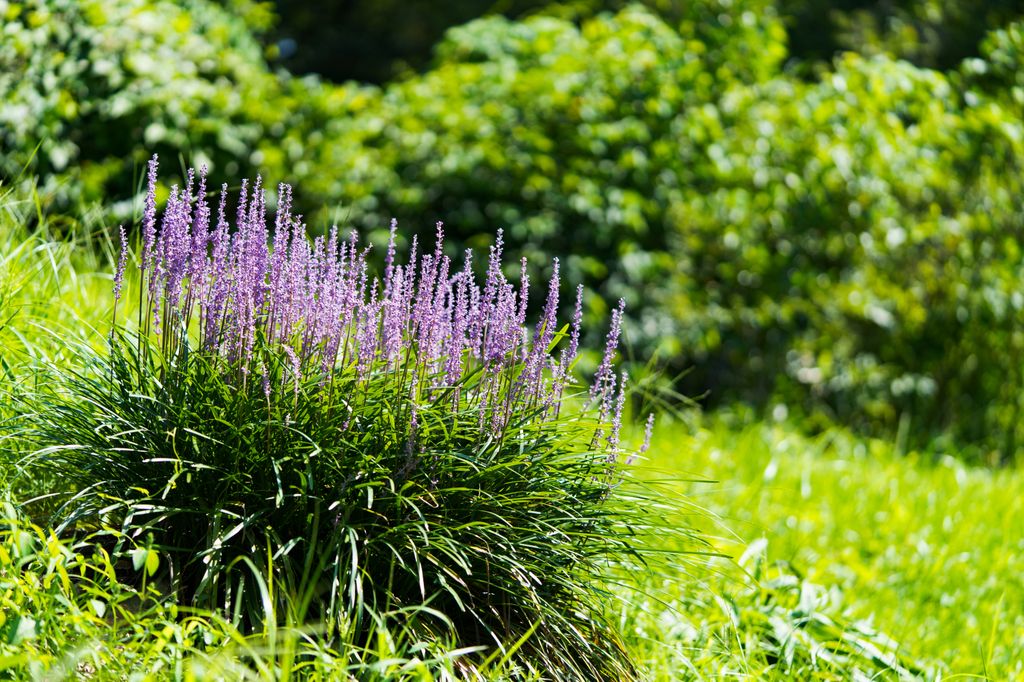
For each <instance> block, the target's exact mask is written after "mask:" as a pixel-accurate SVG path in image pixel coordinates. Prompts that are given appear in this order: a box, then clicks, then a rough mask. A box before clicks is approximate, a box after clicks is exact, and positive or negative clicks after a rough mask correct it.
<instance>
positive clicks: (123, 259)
mask: <svg viewBox="0 0 1024 682" xmlns="http://www.w3.org/2000/svg"><path fill="white" fill-rule="evenodd" d="M117 231H118V233H119V235H120V237H121V253H120V254H119V255H118V257H117V271H116V272H115V273H114V305H115V306H116V305H117V302H118V301H119V300H120V299H121V285H122V284H123V283H124V268H125V265H127V263H128V235H126V234H125V231H124V225H119V226H118V228H117Z"/></svg>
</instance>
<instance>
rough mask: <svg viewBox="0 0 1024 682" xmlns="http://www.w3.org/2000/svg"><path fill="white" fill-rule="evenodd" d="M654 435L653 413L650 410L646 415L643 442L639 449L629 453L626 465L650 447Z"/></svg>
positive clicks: (641, 455) (642, 454)
mask: <svg viewBox="0 0 1024 682" xmlns="http://www.w3.org/2000/svg"><path fill="white" fill-rule="evenodd" d="M653 435H654V413H653V412H651V413H650V414H649V415H647V424H646V425H645V426H644V442H643V444H642V445H641V446H640V449H639V450H637V451H636V452H635V453H633V454H631V455H630V456H629V457H627V458H626V465H627V466H629V465H630V464H632V463H633V462H635V461H636V460H637V458H638V457H643V456H644V453H646V452H647V450H648V449H650V447H651V437H652V436H653Z"/></svg>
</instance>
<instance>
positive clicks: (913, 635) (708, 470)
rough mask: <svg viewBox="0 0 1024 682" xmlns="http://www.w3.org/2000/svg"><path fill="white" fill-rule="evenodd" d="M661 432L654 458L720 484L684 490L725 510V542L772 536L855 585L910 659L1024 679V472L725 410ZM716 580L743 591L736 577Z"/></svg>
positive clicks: (792, 558)
mask: <svg viewBox="0 0 1024 682" xmlns="http://www.w3.org/2000/svg"><path fill="white" fill-rule="evenodd" d="M655 442H656V445H655V447H654V448H652V452H651V461H650V462H649V463H648V465H647V466H648V467H649V468H650V469H655V468H658V469H664V470H668V471H674V472H677V473H682V474H685V475H693V474H696V475H698V476H701V477H707V478H709V479H715V480H716V481H717V482H715V483H712V484H690V485H681V486H679V490H680V492H683V493H686V494H687V495H689V496H691V499H693V500H694V501H695V502H696V503H698V504H701V505H704V506H706V507H707V508H708V509H709V510H710V511H713V512H715V513H716V514H718V515H719V518H720V522H718V523H717V524H713V525H704V526H703V528H702V529H703V530H704V531H706V532H707V533H708V534H709V535H712V536H714V537H715V538H717V539H715V540H713V543H714V545H715V546H716V547H717V548H718V549H719V550H721V551H722V552H723V553H726V554H730V555H733V556H740V555H742V553H743V552H744V551H745V549H746V547H747V545H748V543H751V542H754V541H757V540H759V539H761V538H764V539H765V540H766V541H767V548H766V549H767V559H768V562H769V563H774V562H784V563H785V564H788V565H789V566H791V567H792V569H791V570H793V571H796V572H799V573H801V574H803V575H804V576H806V578H807V579H808V580H809V581H811V582H812V583H816V584H819V585H824V586H834V587H837V588H839V589H841V590H842V593H843V594H842V596H843V604H844V609H845V610H847V611H848V613H849V614H850V615H851V616H854V617H857V618H864V619H871V620H872V622H873V623H874V625H875V627H876V628H877V629H878V630H880V631H882V632H885V633H887V634H888V635H890V636H891V637H892V638H894V639H895V640H897V641H899V642H900V643H901V645H902V650H903V651H904V652H905V653H907V654H909V655H910V656H912V657H914V658H917V659H920V660H923V661H925V662H929V663H939V664H942V666H943V667H944V668H945V670H946V672H947V674H948V673H955V674H969V675H981V676H984V677H987V678H989V679H993V680H1006V679H1019V678H1021V677H1022V676H1024V580H1022V578H1021V576H1022V575H1024V523H1021V519H1022V518H1024V475H1022V474H1021V472H1020V471H1019V470H1016V469H1004V470H992V469H985V468H971V467H967V466H964V465H963V464H961V463H960V462H958V461H957V460H956V459H955V458H953V457H946V458H942V459H941V460H940V461H938V462H937V463H935V462H931V461H921V459H919V458H918V457H917V456H915V455H913V454H910V455H900V454H899V453H897V452H896V448H895V447H894V446H893V445H891V444H888V443H884V442H881V441H866V440H862V439H856V438H854V437H851V436H849V435H848V434H846V433H843V432H835V431H833V432H830V433H827V434H825V435H823V436H820V437H818V438H807V437H803V436H800V435H798V434H797V430H796V429H795V428H787V427H786V426H784V425H772V424H763V423H754V424H750V425H739V426H736V425H729V424H728V423H727V422H726V421H724V420H722V419H714V418H708V419H705V420H704V421H701V422H698V423H696V424H695V425H691V426H684V425H681V424H677V425H675V426H673V427H671V428H666V429H663V430H662V432H661V433H660V434H659V437H658V438H657V439H656V441H655ZM696 521H697V525H698V527H701V522H700V519H696ZM712 565H713V566H715V567H716V568H715V570H720V571H724V572H725V573H726V574H729V573H730V572H731V571H730V569H729V567H728V565H723V564H721V563H716V564H712ZM707 579H708V580H709V581H711V583H712V585H713V586H714V585H717V586H718V588H719V589H724V590H727V589H729V584H730V581H729V579H726V580H717V581H716V579H715V578H714V577H713V575H709V577H708V578H707ZM947 679H948V678H947Z"/></svg>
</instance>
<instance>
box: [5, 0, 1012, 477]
mask: <svg viewBox="0 0 1024 682" xmlns="http://www.w3.org/2000/svg"><path fill="white" fill-rule="evenodd" d="M240 3H241V4H240ZM647 4H648V5H649V6H650V7H651V8H653V10H652V9H649V8H645V7H641V6H638V5H637V6H629V7H627V8H625V9H623V10H622V11H620V12H618V13H617V14H610V13H601V12H600V11H599V10H604V9H608V8H614V7H616V6H617V0H583V1H581V2H577V3H569V4H568V5H566V6H563V7H561V8H560V9H559V12H560V14H561V16H535V17H533V18H530V19H528V20H526V21H522V22H513V21H510V20H508V19H504V18H501V17H490V18H486V19H482V20H479V21H476V22H473V23H471V24H468V25H466V26H462V27H459V28H456V29H452V30H451V31H449V33H448V34H447V36H446V38H445V40H444V41H443V42H442V43H441V44H440V45H438V46H437V48H436V51H435V55H436V57H435V59H436V63H435V67H434V68H433V69H432V70H430V71H428V72H427V73H425V74H422V75H420V76H413V77H410V78H408V79H406V80H403V81H400V82H396V83H393V84H391V85H389V86H387V87H385V88H377V87H373V86H360V85H354V84H349V85H345V86H331V85H324V84H321V83H319V82H318V81H316V80H311V79H305V80H298V79H294V78H290V77H288V76H287V75H285V74H277V75H275V74H272V73H270V72H269V70H268V68H267V65H266V63H265V62H264V58H263V54H262V52H261V48H260V47H259V44H258V42H257V40H256V39H255V38H254V37H253V32H254V31H261V30H265V28H266V25H267V22H268V18H267V16H268V15H267V13H266V6H265V5H264V4H261V3H248V2H244V0H239V2H235V3H232V4H231V5H230V7H231V10H230V11H229V10H226V9H224V8H223V7H222V6H218V5H214V4H212V3H211V2H209V1H207V0H189V2H187V3H184V4H171V3H169V2H156V1H153V0H131V2H128V3H120V4H117V5H116V6H108V5H106V4H103V3H99V2H96V1H95V0H87V1H84V2H79V3H72V2H69V1H68V0H31V1H29V2H18V3H9V2H8V3H2V2H0V8H2V12H0V13H2V14H3V16H4V17H5V19H4V26H3V31H4V41H3V42H0V124H2V125H0V145H2V148H0V151H2V154H0V165H2V168H0V174H3V175H7V176H9V177H13V176H14V175H16V174H17V173H18V172H20V170H21V168H22V167H27V168H28V173H29V174H35V175H39V176H40V178H41V180H40V182H41V186H42V188H43V190H44V191H45V193H47V194H49V195H51V196H53V197H55V200H56V201H57V204H58V208H60V207H62V206H63V207H67V206H71V205H73V204H74V203H75V202H77V201H79V200H87V201H88V200H92V199H97V198H99V197H100V196H103V195H106V196H107V197H108V198H109V197H122V198H126V197H130V196H131V195H132V193H133V191H134V189H135V185H134V184H133V183H132V180H131V177H132V173H131V169H132V168H135V167H140V166H141V159H142V158H143V156H145V155H148V154H149V153H151V151H153V150H156V151H160V152H161V153H163V154H164V156H165V158H174V157H175V156H176V155H177V154H178V153H180V154H183V155H186V156H189V157H190V158H189V160H190V161H192V162H195V163H202V162H204V161H206V162H208V163H210V164H211V165H213V166H214V167H222V168H223V170H224V172H226V173H229V174H231V173H235V172H237V173H239V174H246V173H250V174H251V173H252V172H253V171H254V169H255V168H259V169H262V170H263V171H264V172H265V173H267V174H270V175H273V176H275V177H280V178H283V179H285V180H288V181H291V182H294V183H296V184H297V185H298V186H299V187H301V188H302V190H303V192H304V194H303V195H302V196H297V197H296V201H297V205H298V207H299V208H300V209H308V207H311V206H318V207H320V206H323V207H327V208H325V209H318V212H317V213H315V214H312V215H309V218H310V220H309V222H310V223H311V224H312V225H314V226H315V227H317V228H319V229H322V228H323V227H325V226H326V225H329V224H330V223H331V222H336V223H338V224H339V225H342V226H352V227H357V228H361V229H363V230H364V231H365V232H366V233H368V234H370V236H371V237H372V236H373V235H374V234H375V231H376V234H378V235H379V234H380V230H381V229H382V228H383V227H384V226H386V225H387V223H388V221H389V219H390V218H391V217H397V218H398V219H399V220H400V221H402V223H403V228H404V229H410V228H411V229H413V230H416V229H419V230H423V229H430V228H431V226H432V225H431V224H432V221H433V220H436V219H442V220H445V221H446V223H447V224H448V228H449V234H450V235H451V236H453V237H455V238H457V239H459V240H461V241H462V242H463V243H464V244H465V245H470V246H472V245H477V246H479V245H481V240H483V241H485V240H486V239H487V238H488V237H487V235H488V234H490V233H492V232H493V230H494V229H496V228H498V227H503V228H504V229H505V233H506V238H507V239H508V240H509V242H510V246H511V247H514V248H515V249H516V250H518V251H519V252H520V253H521V254H524V255H527V256H530V257H531V259H532V260H534V261H536V262H544V261H546V260H547V257H548V256H549V254H551V253H559V254H567V255H568V257H567V258H566V259H565V260H564V261H563V273H565V274H567V275H568V279H569V280H570V281H584V282H586V283H587V284H588V285H590V286H592V287H594V288H595V289H597V291H598V292H599V293H600V294H601V297H596V298H593V299H592V300H593V301H595V303H594V305H595V308H596V310H594V311H593V312H594V313H597V314H601V313H602V312H604V311H605V310H606V309H607V308H608V307H609V304H613V302H614V301H615V300H616V299H618V298H619V297H624V298H626V300H627V304H628V309H629V310H630V311H631V315H632V316H633V320H632V321H631V324H629V325H628V327H629V328H630V329H631V330H633V334H634V338H633V341H634V342H635V343H636V344H637V345H638V346H639V347H640V349H641V350H643V351H649V350H651V349H653V348H659V349H660V351H661V353H662V356H661V357H662V358H663V359H669V362H670V365H671V367H672V369H673V370H679V369H689V370H690V371H689V373H688V374H686V376H685V377H684V378H683V379H682V380H681V382H680V387H681V388H682V389H683V390H684V391H685V392H687V393H688V394H690V395H705V394H706V395H707V401H708V403H709V404H715V403H716V402H720V401H731V400H736V399H739V400H743V401H747V402H750V403H752V404H755V405H760V406H769V405H772V404H773V403H775V402H776V401H780V400H781V401H784V402H785V404H787V405H788V406H789V407H790V408H791V409H797V410H799V411H800V412H803V413H806V414H809V415H820V416H823V417H826V418H828V419H838V420H841V421H844V422H848V423H851V424H854V425H857V426H859V427H861V428H865V429H867V430H870V431H874V432H884V433H894V432H895V431H896V430H897V429H898V428H900V425H901V424H902V425H903V428H904V431H905V432H906V433H908V434H912V436H913V438H912V439H911V440H912V441H913V442H911V443H910V444H911V445H919V444H922V443H924V442H925V441H926V440H928V439H930V438H931V437H932V436H933V435H935V434H936V433H938V432H940V431H949V432H950V433H952V434H953V436H954V437H955V438H957V439H958V440H960V441H962V443H961V445H963V443H974V444H976V446H977V452H978V455H979V457H982V458H986V459H1000V458H1008V457H1010V456H1012V454H1013V453H1014V452H1016V451H1017V450H1018V449H1019V443H1020V442H1021V441H1022V437H1024V433H1022V432H1021V428H1020V427H1019V426H1018V423H1019V422H1020V421H1021V420H1020V419H1019V414H1020V407H1021V406H1020V401H1021V393H1022V387H1024V377H1022V375H1021V372H1022V368H1021V365H1022V363H1021V362H1020V355H1021V350H1022V349H1024V332H1021V331H1018V330H1019V329H1020V327H1021V325H1020V321H1021V319H1020V318H1021V309H1022V307H1024V300H1022V296H1024V294H1022V293H1021V292H1019V291H1018V290H1017V289H1018V288H1019V286H1018V285H1019V282H1020V281H1021V274H1022V272H1021V270H1022V262H1024V257H1022V254H1021V247H1020V244H1021V241H1022V240H1021V237H1022V235H1021V230H1022V225H1024V221H1022V217H1024V209H1022V204H1021V198H1020V197H1021V196H1024V193H1022V191H1021V189H1022V181H1021V161H1022V158H1024V156H1022V155H1024V149H1022V144H1024V123H1022V119H1024V116H1022V113H1024V80H1021V76H1020V73H1022V71H1021V69H1020V68H1019V66H1020V65H1021V54H1024V30H1022V29H1021V25H1020V24H1014V25H1010V26H1008V27H1007V28H1006V29H1004V30H1002V31H997V32H995V33H993V34H991V35H990V36H989V37H988V38H986V40H985V41H984V43H983V47H982V52H981V56H980V57H978V58H972V59H969V60H967V61H965V62H964V63H963V64H962V65H961V66H960V67H959V68H958V69H957V70H954V71H948V72H945V73H943V72H938V71H932V70H928V69H922V68H919V67H916V66H913V65H911V64H909V63H906V62H901V61H895V60H893V59H891V58H887V57H883V56H877V57H874V58H866V57H863V56H858V55H856V54H852V53H848V54H846V55H845V56H842V57H840V58H838V59H837V60H836V61H835V63H834V64H832V65H831V66H829V67H827V68H826V67H822V69H821V70H820V71H819V72H818V74H817V76H815V77H814V78H812V79H804V78H797V77H796V76H794V75H793V74H792V73H790V72H788V71H786V70H785V67H784V64H785V62H786V60H787V54H788V52H787V35H786V31H785V22H786V21H787V20H786V18H785V17H780V16H779V15H778V14H777V12H776V11H775V3H774V2H772V0H733V1H731V2H730V1H728V0H701V1H700V2H692V3H676V2H671V1H670V0H666V1H665V2H661V1H656V0H651V1H650V2H648V3H647ZM780 6H781V7H783V12H785V11H789V10H785V7H787V5H785V4H783V5H780ZM551 11H552V12H553V11H554V9H552V10H551ZM1007 11H1009V10H1007ZM1000 16H1002V15H1000ZM69 55H70V56H69ZM803 75H805V76H806V75H807V74H806V73H804V74H803ZM36 144H41V147H40V148H39V150H38V152H37V153H36V154H35V156H34V157H33V156H32V152H33V150H34V148H35V145H36ZM143 149H145V151H143ZM236 166H237V168H236ZM128 206H129V204H127V203H126V204H124V205H122V207H121V208H122V209H123V210H122V212H123V213H126V212H127V207H128ZM541 256H543V257H541ZM908 420H909V421H908Z"/></svg>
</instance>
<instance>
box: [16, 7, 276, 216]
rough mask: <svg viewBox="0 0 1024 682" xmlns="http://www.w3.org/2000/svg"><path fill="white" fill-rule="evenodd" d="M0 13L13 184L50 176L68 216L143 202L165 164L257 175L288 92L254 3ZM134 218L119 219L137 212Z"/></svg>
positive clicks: (49, 187)
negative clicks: (104, 204) (153, 161)
mask: <svg viewBox="0 0 1024 682" xmlns="http://www.w3.org/2000/svg"><path fill="white" fill-rule="evenodd" d="M231 6H232V8H233V9H234V10H235V11H232V12H229V11H227V10H225V9H223V8H221V7H219V6H218V5H216V4H214V3H212V2H209V1H208V0H185V1H184V2H168V1H165V0H125V1H124V2H116V3H111V2H103V1H102V0H14V1H13V2H6V1H4V2H0V34H2V39H0V178H6V179H7V181H8V182H11V181H12V180H13V179H15V178H19V177H26V178H27V177H31V176H38V178H39V186H38V191H39V192H40V193H41V194H42V195H43V196H44V197H46V203H47V204H48V205H49V206H51V207H52V208H53V209H54V210H56V211H60V212H75V211H77V210H78V206H79V205H80V203H81V202H98V201H100V200H101V199H102V200H107V198H111V199H112V198H120V199H124V198H126V197H129V196H131V195H132V194H133V192H134V189H135V184H134V180H136V179H137V177H138V175H137V172H138V169H139V168H142V167H143V166H144V161H145V159H147V158H148V157H149V156H150V155H151V154H152V153H153V151H159V152H160V153H161V154H164V155H165V158H170V159H175V158H178V157H179V155H184V156H185V157H187V158H188V159H189V160H192V161H195V162H196V163H197V164H199V163H207V164H209V165H211V166H213V167H217V168H220V169H223V171H224V172H226V173H227V174H234V173H238V172H251V171H252V169H253V168H254V167H255V166H256V165H262V160H261V159H260V158H259V157H258V156H256V157H254V156H253V151H254V149H255V148H256V144H257V142H258V141H260V140H265V139H266V138H267V137H268V136H272V134H273V130H274V129H275V125H276V126H278V127H279V126H280V123H281V120H282V116H283V112H282V111H280V110H278V109H277V105H276V101H277V100H278V98H279V95H280V94H281V91H282V90H283V88H284V87H285V86H286V81H285V80H284V78H279V77H277V76H275V75H273V74H272V73H270V72H269V70H268V69H267V66H266V63H265V61H264V59H263V51H262V48H261V47H260V44H259V42H258V41H257V40H256V39H255V37H254V35H253V31H254V30H260V29H264V28H266V26H267V22H268V21H269V15H268V14H267V13H266V11H265V8H264V11H261V6H260V5H256V4H254V3H249V2H247V0H236V1H235V2H233V3H231ZM128 210H129V209H128V205H126V204H122V205H121V206H119V207H115V212H116V213H120V214H122V216H123V215H124V214H127V213H128Z"/></svg>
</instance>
